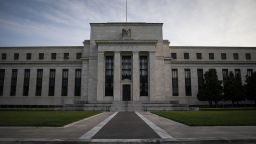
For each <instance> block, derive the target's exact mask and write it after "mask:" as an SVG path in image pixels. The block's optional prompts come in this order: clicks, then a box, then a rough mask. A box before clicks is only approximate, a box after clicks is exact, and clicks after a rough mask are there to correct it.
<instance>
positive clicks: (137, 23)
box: [90, 22, 163, 26]
mask: <svg viewBox="0 0 256 144" xmlns="http://www.w3.org/2000/svg"><path fill="white" fill-rule="evenodd" d="M90 25H91V26H162V25H163V23H146V22H107V23H90Z"/></svg>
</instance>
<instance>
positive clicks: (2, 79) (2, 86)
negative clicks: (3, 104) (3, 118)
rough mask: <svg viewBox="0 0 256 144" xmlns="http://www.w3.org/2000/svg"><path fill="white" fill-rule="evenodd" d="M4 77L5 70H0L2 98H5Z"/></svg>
mask: <svg viewBox="0 0 256 144" xmlns="http://www.w3.org/2000/svg"><path fill="white" fill-rule="evenodd" d="M4 77H5V69H0V96H3V92H4Z"/></svg>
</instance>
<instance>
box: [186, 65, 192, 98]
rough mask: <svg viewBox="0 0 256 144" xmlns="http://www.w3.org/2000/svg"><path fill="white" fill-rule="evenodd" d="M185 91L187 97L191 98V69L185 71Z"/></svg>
mask: <svg viewBox="0 0 256 144" xmlns="http://www.w3.org/2000/svg"><path fill="white" fill-rule="evenodd" d="M185 91H186V96H191V95H192V93H191V73H190V69H185Z"/></svg>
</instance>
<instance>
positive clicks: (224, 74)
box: [222, 69, 228, 80]
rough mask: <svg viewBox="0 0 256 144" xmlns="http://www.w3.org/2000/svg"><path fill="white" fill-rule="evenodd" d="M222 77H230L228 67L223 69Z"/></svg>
mask: <svg viewBox="0 0 256 144" xmlns="http://www.w3.org/2000/svg"><path fill="white" fill-rule="evenodd" d="M222 77H223V80H225V79H226V78H227V77H228V69H222Z"/></svg>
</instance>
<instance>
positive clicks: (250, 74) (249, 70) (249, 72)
mask: <svg viewBox="0 0 256 144" xmlns="http://www.w3.org/2000/svg"><path fill="white" fill-rule="evenodd" d="M252 73H253V70H252V69H247V76H248V77H250V76H252Z"/></svg>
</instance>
